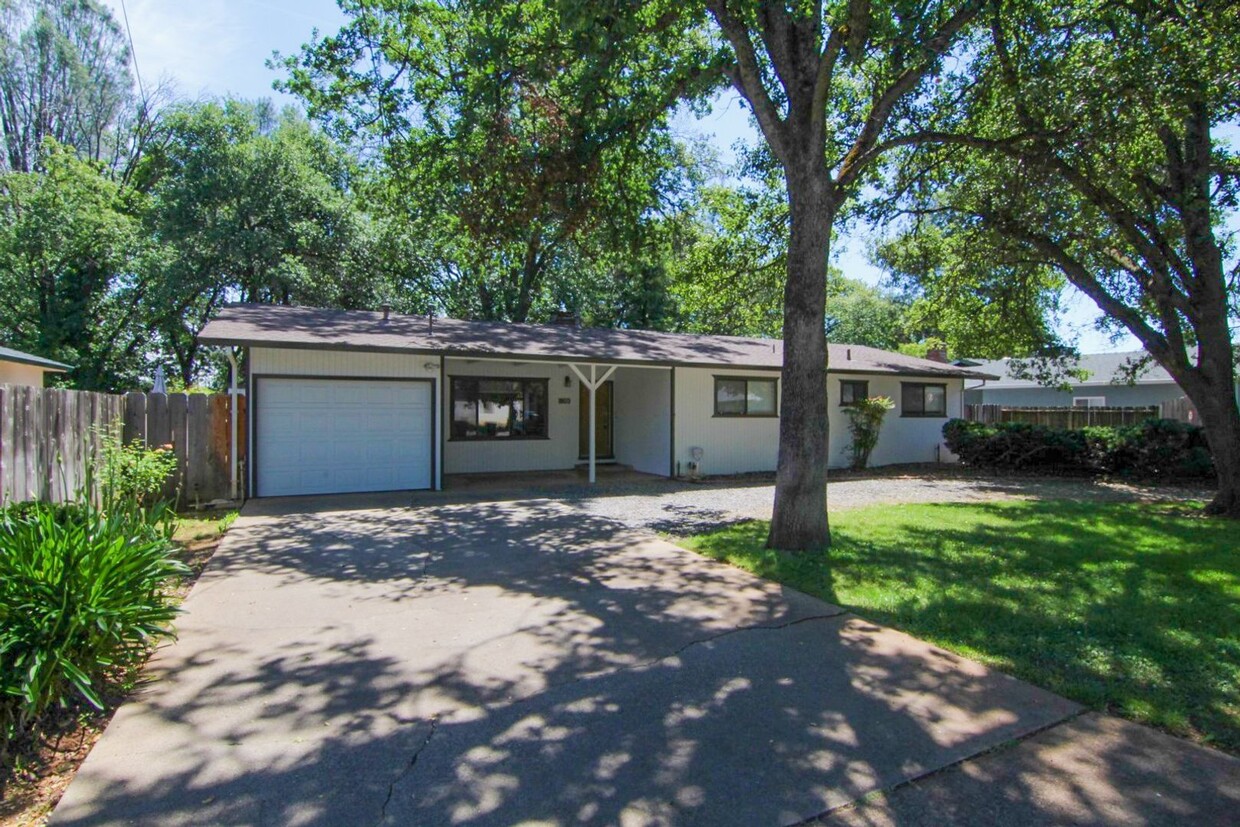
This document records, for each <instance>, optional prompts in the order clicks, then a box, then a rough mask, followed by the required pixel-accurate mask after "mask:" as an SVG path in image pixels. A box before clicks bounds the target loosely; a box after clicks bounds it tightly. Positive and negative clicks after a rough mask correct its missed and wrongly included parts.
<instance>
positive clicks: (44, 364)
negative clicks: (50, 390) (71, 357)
mask: <svg viewBox="0 0 1240 827" xmlns="http://www.w3.org/2000/svg"><path fill="white" fill-rule="evenodd" d="M68 370H73V366H72V365H66V364H64V363H62V362H53V361H52V360H51V359H44V358H43V357H42V356H35V355H34V354H32V353H22V352H21V351H20V350H13V349H12V348H8V347H0V385H33V386H34V387H36V388H41V387H43V377H44V376H45V375H46V374H49V373H64V372H65V371H68Z"/></svg>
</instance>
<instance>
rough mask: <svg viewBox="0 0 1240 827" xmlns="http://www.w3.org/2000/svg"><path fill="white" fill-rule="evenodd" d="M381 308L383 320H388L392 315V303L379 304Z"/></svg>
mask: <svg viewBox="0 0 1240 827" xmlns="http://www.w3.org/2000/svg"><path fill="white" fill-rule="evenodd" d="M379 309H380V310H382V311H383V321H385V322H386V321H387V320H388V319H389V318H390V317H391V315H392V305H390V304H381V305H379Z"/></svg>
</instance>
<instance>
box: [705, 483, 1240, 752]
mask: <svg viewBox="0 0 1240 827" xmlns="http://www.w3.org/2000/svg"><path fill="white" fill-rule="evenodd" d="M1072 496H1073V492H1072V491H1070V490H1068V491H1065V492H1064V497H1065V499H1057V500H1046V501H1037V500H1032V501H1030V500H1014V501H1007V502H988V503H969V504H963V503H961V504H938V505H898V506H892V505H884V506H875V507H871V508H862V509H852V510H843V511H837V512H835V513H834V515H833V518H832V523H833V526H834V538H833V540H834V541H833V543H832V547H831V555H830V557H829V558H828V557H827V556H825V555H821V554H815V555H787V554H781V553H779V552H774V551H770V550H768V549H766V548H764V547H763V546H764V541H765V538H766V526H765V524H764V523H745V524H741V525H737V526H732V527H729V528H726V529H723V530H721V531H718V532H714V533H711V534H707V535H702V536H699V537H694V538H691V539H690V540H689V541H687V543H686V545H688V546H689V547H690V548H692V549H694V550H695V551H698V552H700V553H702V554H705V555H708V556H710V557H713V558H715V559H718V560H725V561H727V562H729V563H732V564H733V565H736V566H739V567H741V568H744V569H747V570H749V571H752V572H755V573H757V574H759V575H761V576H763V577H767V578H770V579H772V580H775V581H777V582H780V583H784V584H786V585H788V586H789V587H791V588H795V589H798V590H800V591H804V592H808V593H810V594H814V595H817V596H819V597H821V598H822V599H824V600H826V601H827V602H829V603H832V604H835V605H838V606H843V607H845V608H848V609H851V610H853V611H855V612H856V613H857V614H858V615H860V616H861V617H864V618H866V619H868V620H871V621H874V622H877V623H884V624H888V625H891V626H894V627H896V628H898V629H900V630H902V631H904V632H907V633H909V634H911V635H914V636H915V637H919V638H922V639H925V640H927V641H929V642H931V643H933V644H935V645H936V646H941V647H943V648H946V649H949V650H951V651H954V652H956V653H957V654H960V655H962V656H963V657H967V658H971V659H974V660H978V661H981V662H982V663H985V664H987V665H989V666H991V667H992V668H995V669H999V670H1002V671H1004V672H1007V673H1009V674H1012V675H1014V676H1016V677H1018V678H1021V679H1023V680H1027V681H1030V682H1032V683H1035V684H1037V685H1039V686H1041V687H1043V688H1045V689H1048V690H1050V691H1052V692H1056V693H1058V694H1060V695H1063V696H1065V697H1068V698H1071V699H1073V700H1075V701H1078V702H1080V703H1083V704H1085V705H1087V706H1089V707H1091V708H1093V709H1098V710H1104V711H1106V712H1109V713H1112V714H1117V715H1122V716H1124V717H1127V718H1129V719H1132V720H1135V721H1139V722H1141V723H1145V724H1152V725H1154V726H1158V727H1161V728H1163V729H1165V730H1167V731H1169V732H1171V733H1173V734H1175V735H1179V736H1182V737H1189V738H1193V739H1195V740H1198V741H1201V742H1204V743H1207V744H1210V745H1211V746H1214V747H1217V748H1220V749H1225V750H1228V751H1230V752H1232V753H1235V754H1240V555H1238V554H1236V548H1238V547H1240V524H1238V523H1236V522H1235V521H1232V520H1226V521H1207V520H1201V519H1199V518H1196V517H1195V516H1192V515H1188V514H1185V513H1184V507H1183V505H1180V504H1156V503H1148V502H1141V503H1103V502H1090V501H1088V500H1083V499H1070V498H1071V497H1072ZM1153 616H1156V618H1157V622H1151V617H1153Z"/></svg>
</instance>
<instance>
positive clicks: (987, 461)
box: [943, 419, 1214, 479]
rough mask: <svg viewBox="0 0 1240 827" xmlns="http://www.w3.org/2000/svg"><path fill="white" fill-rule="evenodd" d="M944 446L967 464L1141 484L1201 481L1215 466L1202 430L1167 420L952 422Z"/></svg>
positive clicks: (944, 430)
mask: <svg viewBox="0 0 1240 827" xmlns="http://www.w3.org/2000/svg"><path fill="white" fill-rule="evenodd" d="M943 437H944V439H945V441H946V442H947V447H948V448H950V449H951V450H952V452H953V453H955V454H956V455H957V456H959V457H960V461H961V462H963V463H965V464H966V465H973V466H977V467H982V468H998V469H1043V470H1055V471H1068V472H1082V473H1090V474H1113V475H1119V476H1127V477H1137V478H1143V479H1159V478H1161V479H1202V478H1209V477H1211V476H1213V474H1214V464H1213V462H1212V461H1211V459H1210V451H1209V448H1208V446H1207V445H1206V441H1205V436H1204V434H1203V433H1202V430H1201V428H1199V427H1196V426H1194V425H1186V424H1184V423H1182V422H1177V421H1175V420H1169V419H1149V420H1146V421H1145V422H1143V423H1141V424H1140V425H1130V426H1125V427H1118V428H1115V427H1092V428H1084V429H1081V430H1065V429H1060V428H1048V427H1046V426H1044V425H1030V424H1027V423H1024V422H1002V423H997V424H993V425H987V424H983V423H981V422H969V421H966V420H963V419H952V420H949V421H948V422H947V424H946V425H944V426H943Z"/></svg>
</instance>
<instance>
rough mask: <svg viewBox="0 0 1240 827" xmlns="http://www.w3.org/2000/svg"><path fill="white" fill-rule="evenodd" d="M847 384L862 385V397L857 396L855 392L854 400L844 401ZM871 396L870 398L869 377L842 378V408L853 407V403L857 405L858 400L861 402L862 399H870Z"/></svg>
mask: <svg viewBox="0 0 1240 827" xmlns="http://www.w3.org/2000/svg"><path fill="white" fill-rule="evenodd" d="M845 385H860V386H861V397H860V399H858V398H856V394H855V393H854V394H853V396H854V398H853V401H852V402H845V401H844V386H845ZM869 398H870V380H868V379H841V380H840V407H841V408H848V407H851V406H852V405H855V404H856V403H857V402H859V401H860V400H861V399H869Z"/></svg>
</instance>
